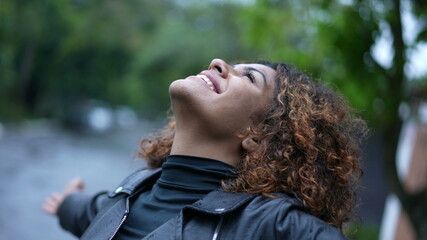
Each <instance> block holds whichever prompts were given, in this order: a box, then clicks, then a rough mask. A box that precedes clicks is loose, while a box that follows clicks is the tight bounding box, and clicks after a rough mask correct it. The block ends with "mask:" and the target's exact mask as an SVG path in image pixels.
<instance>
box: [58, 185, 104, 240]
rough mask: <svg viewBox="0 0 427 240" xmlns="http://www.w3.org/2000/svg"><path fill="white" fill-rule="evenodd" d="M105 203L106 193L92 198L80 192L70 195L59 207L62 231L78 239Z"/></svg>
mask: <svg viewBox="0 0 427 240" xmlns="http://www.w3.org/2000/svg"><path fill="white" fill-rule="evenodd" d="M107 202H108V196H107V192H100V193H98V194H95V195H94V196H90V195H86V194H84V193H80V192H79V193H74V194H71V195H69V196H68V197H67V198H65V200H64V202H62V204H61V206H60V207H59V210H58V218H59V224H60V225H61V227H62V228H63V229H65V230H67V231H69V232H71V233H72V234H74V235H75V236H77V237H80V236H81V235H82V234H83V233H84V231H85V230H86V229H87V227H88V226H89V225H90V223H91V222H92V220H93V219H94V218H95V216H96V214H97V213H98V212H99V211H100V210H101V209H102V208H103V207H104V206H106V205H107Z"/></svg>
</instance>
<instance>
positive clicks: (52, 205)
mask: <svg viewBox="0 0 427 240" xmlns="http://www.w3.org/2000/svg"><path fill="white" fill-rule="evenodd" d="M63 201H64V196H63V195H62V194H59V193H52V194H51V195H50V197H48V198H46V200H45V201H44V202H43V205H42V208H43V210H44V211H45V212H46V213H48V214H50V215H54V216H55V215H57V214H58V209H59V206H61V204H62V202H63Z"/></svg>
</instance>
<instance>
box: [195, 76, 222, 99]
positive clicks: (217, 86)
mask: <svg viewBox="0 0 427 240" xmlns="http://www.w3.org/2000/svg"><path fill="white" fill-rule="evenodd" d="M199 75H201V76H205V77H206V78H207V79H208V80H209V81H210V82H211V83H212V85H213V87H214V89H215V90H214V91H215V92H216V93H218V94H220V93H221V88H220V79H218V77H217V76H215V73H213V72H211V71H208V70H205V71H203V72H201V73H199ZM203 80H204V81H206V80H205V79H203Z"/></svg>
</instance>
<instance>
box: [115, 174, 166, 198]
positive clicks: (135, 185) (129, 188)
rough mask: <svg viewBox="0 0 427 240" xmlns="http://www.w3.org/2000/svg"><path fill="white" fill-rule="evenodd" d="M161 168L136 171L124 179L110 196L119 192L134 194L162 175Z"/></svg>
mask: <svg viewBox="0 0 427 240" xmlns="http://www.w3.org/2000/svg"><path fill="white" fill-rule="evenodd" d="M160 174H161V168H157V169H143V170H138V171H136V172H134V173H133V174H131V175H129V176H128V177H127V178H126V179H125V180H123V181H122V182H121V183H120V185H119V186H118V187H117V188H116V190H114V191H113V192H111V193H110V194H109V195H108V196H109V197H115V196H116V195H118V194H121V193H125V194H127V195H132V194H135V193H136V192H137V190H141V187H146V186H151V185H153V184H154V182H155V181H156V180H157V179H158V178H159V177H160Z"/></svg>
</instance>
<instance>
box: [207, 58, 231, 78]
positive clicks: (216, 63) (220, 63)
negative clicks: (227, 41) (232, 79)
mask: <svg viewBox="0 0 427 240" xmlns="http://www.w3.org/2000/svg"><path fill="white" fill-rule="evenodd" d="M229 67H230V66H229V65H228V64H227V63H226V62H225V61H224V60H222V59H214V60H212V62H211V64H210V65H209V70H212V71H216V72H217V73H218V74H219V75H220V76H221V77H222V78H227V76H228V73H229V70H230V69H229Z"/></svg>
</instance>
